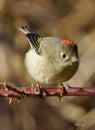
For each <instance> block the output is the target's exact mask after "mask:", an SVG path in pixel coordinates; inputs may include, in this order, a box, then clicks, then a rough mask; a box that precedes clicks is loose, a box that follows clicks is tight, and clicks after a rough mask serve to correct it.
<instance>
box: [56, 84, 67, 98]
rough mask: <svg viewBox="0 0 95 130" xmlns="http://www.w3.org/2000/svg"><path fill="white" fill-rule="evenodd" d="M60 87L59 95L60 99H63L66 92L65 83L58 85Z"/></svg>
mask: <svg viewBox="0 0 95 130" xmlns="http://www.w3.org/2000/svg"><path fill="white" fill-rule="evenodd" d="M58 89H59V95H58V96H59V99H61V98H62V97H63V96H64V95H65V93H66V91H65V87H64V85H63V83H60V84H59V85H58Z"/></svg>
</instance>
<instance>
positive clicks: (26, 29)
mask: <svg viewBox="0 0 95 130" xmlns="http://www.w3.org/2000/svg"><path fill="white" fill-rule="evenodd" d="M19 30H20V31H21V32H23V33H24V34H25V36H26V37H27V39H28V41H29V43H30V45H32V46H33V47H34V48H35V49H36V50H38V49H39V43H38V38H39V37H40V36H39V35H38V34H37V33H35V32H34V31H33V30H32V27H31V26H30V25H26V26H21V27H19Z"/></svg>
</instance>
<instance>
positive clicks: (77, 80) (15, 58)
mask: <svg viewBox="0 0 95 130" xmlns="http://www.w3.org/2000/svg"><path fill="white" fill-rule="evenodd" d="M26 24H29V25H31V26H32V27H33V29H34V30H35V31H36V32H38V33H39V34H40V35H41V36H56V37H60V38H64V39H67V38H68V39H71V40H74V41H76V43H77V44H78V47H79V56H80V67H79V70H78V71H77V73H76V75H75V76H74V77H73V78H72V79H71V80H70V81H68V83H69V85H70V86H72V87H73V86H74V87H75V86H76V87H95V0H77V1H76V0H72V1H71V0H60V1H59V0H36V1H35V0H0V81H7V82H8V83H11V84H13V85H16V86H28V85H30V84H31V79H30V77H29V75H28V74H27V71H26V68H25V66H24V56H25V53H26V52H27V51H28V49H29V44H28V42H27V40H26V38H25V36H24V35H23V34H22V33H21V32H19V31H18V30H17V27H18V26H21V25H26ZM0 129H1V130H38V129H39V130H77V129H78V130H95V97H88V96H86V97H82V96H81V97H77V96H76V97H63V98H62V100H61V102H59V100H58V98H56V97H55V98H54V97H51V98H47V99H46V100H42V99H36V98H25V99H23V100H21V102H20V103H19V104H18V103H17V100H15V101H13V102H12V104H11V105H9V104H8V100H6V99H3V98H0Z"/></svg>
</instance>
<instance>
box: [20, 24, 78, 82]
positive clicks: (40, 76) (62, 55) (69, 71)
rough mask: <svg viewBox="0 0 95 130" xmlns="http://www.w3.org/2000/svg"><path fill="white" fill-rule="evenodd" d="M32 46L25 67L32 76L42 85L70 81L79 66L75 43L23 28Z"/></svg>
mask: <svg viewBox="0 0 95 130" xmlns="http://www.w3.org/2000/svg"><path fill="white" fill-rule="evenodd" d="M19 29H20V30H21V31H22V32H23V33H24V34H25V36H26V38H27V39H28V41H29V44H30V50H29V51H28V52H27V53H26V56H25V65H26V68H27V71H28V72H29V74H30V76H31V77H32V78H33V79H34V80H35V81H36V82H39V83H42V84H55V83H61V82H65V81H68V80H69V79H70V78H72V76H73V75H74V74H75V73H76V71H77V69H78V66H79V57H78V47H77V44H76V43H75V42H74V41H71V40H65V39H60V38H57V37H41V36H39V35H38V34H37V33H35V32H34V31H33V30H32V27H31V26H29V25H27V26H21V27H19Z"/></svg>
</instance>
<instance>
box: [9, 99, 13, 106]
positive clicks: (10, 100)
mask: <svg viewBox="0 0 95 130" xmlns="http://www.w3.org/2000/svg"><path fill="white" fill-rule="evenodd" d="M11 102H12V98H11V97H10V98H9V105H10V104H11Z"/></svg>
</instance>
